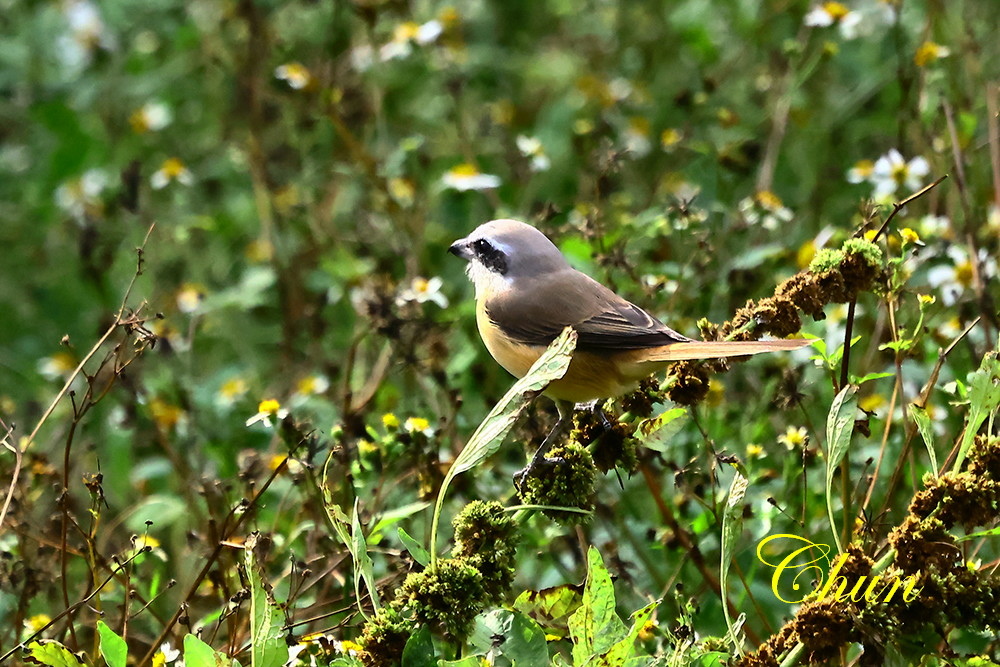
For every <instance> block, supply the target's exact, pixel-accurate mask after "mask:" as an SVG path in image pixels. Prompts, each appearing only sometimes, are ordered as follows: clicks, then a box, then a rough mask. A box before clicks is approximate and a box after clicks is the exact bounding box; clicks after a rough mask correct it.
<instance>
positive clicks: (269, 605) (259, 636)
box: [243, 533, 288, 667]
mask: <svg viewBox="0 0 1000 667" xmlns="http://www.w3.org/2000/svg"><path fill="white" fill-rule="evenodd" d="M256 546H257V533H253V534H251V535H250V537H248V538H247V540H246V543H245V544H244V561H243V564H244V566H245V567H246V572H247V577H248V578H249V579H250V664H251V665H252V667H281V666H282V665H284V664H285V662H286V661H287V660H288V644H286V643H285V638H284V634H283V628H284V627H285V620H286V619H285V615H284V613H283V612H282V610H281V607H279V606H278V603H277V602H276V601H275V599H274V594H273V593H272V592H271V586H270V584H268V583H267V581H266V580H265V578H264V568H263V566H261V564H260V562H259V561H258V560H257V554H256V553H255V549H256Z"/></svg>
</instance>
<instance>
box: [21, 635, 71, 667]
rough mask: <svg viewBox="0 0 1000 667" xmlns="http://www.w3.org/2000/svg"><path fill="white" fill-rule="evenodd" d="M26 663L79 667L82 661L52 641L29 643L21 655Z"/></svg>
mask: <svg viewBox="0 0 1000 667" xmlns="http://www.w3.org/2000/svg"><path fill="white" fill-rule="evenodd" d="M22 655H23V656H24V659H25V661H26V662H30V663H34V664H36V665H48V667H80V665H83V664H85V663H84V662H83V660H82V659H80V657H79V656H78V655H76V654H75V653H73V652H72V651H70V650H69V649H68V648H66V647H65V646H63V645H62V644H60V643H59V642H57V641H56V640H54V639H39V640H38V641H34V642H31V643H30V644H28V646H27V647H26V648H25V650H24V653H22Z"/></svg>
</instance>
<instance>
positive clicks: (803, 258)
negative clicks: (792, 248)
mask: <svg viewBox="0 0 1000 667" xmlns="http://www.w3.org/2000/svg"><path fill="white" fill-rule="evenodd" d="M815 256H816V242H815V241H813V240H810V241H806V242H805V243H803V244H802V245H801V246H799V250H798V252H796V253H795V263H796V264H797V265H798V267H799V268H800V269H805V268H808V266H809V265H810V264H811V263H812V261H813V257H815Z"/></svg>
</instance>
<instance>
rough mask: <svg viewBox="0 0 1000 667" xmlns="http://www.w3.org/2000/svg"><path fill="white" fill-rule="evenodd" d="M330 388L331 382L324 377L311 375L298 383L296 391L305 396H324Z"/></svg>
mask: <svg viewBox="0 0 1000 667" xmlns="http://www.w3.org/2000/svg"><path fill="white" fill-rule="evenodd" d="M329 388H330V381H329V380H327V379H326V378H325V377H323V376H322V375H310V376H308V377H304V378H302V379H301V380H299V381H298V383H297V384H296V386H295V391H296V392H297V393H299V394H302V395H303V396H311V395H314V394H322V393H324V392H325V391H326V390H327V389H329Z"/></svg>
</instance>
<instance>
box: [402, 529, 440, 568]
mask: <svg viewBox="0 0 1000 667" xmlns="http://www.w3.org/2000/svg"><path fill="white" fill-rule="evenodd" d="M396 533H397V534H398V535H399V541H400V542H402V543H403V546H404V547H406V550H407V551H409V552H410V556H412V557H413V560H415V561H417V562H418V563H419V564H421V565H423V566H424V567H427V566H428V565H429V564H430V562H431V555H430V553H428V551H427V549H424V547H423V545H421V544H420V542H417V541H416V540H415V539H413V538H412V537H410V534H409V533H407V532H406V531H405V530H403V528H402V527H399V528H397V529H396Z"/></svg>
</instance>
